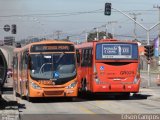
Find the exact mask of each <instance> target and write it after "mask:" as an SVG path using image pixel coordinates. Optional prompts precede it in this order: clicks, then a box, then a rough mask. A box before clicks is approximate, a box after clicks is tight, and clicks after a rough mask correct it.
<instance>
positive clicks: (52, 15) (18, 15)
mask: <svg viewBox="0 0 160 120" xmlns="http://www.w3.org/2000/svg"><path fill="white" fill-rule="evenodd" d="M103 11H104V10H103V9H97V10H92V11H80V12H68V13H64V12H62V13H60V12H59V13H44V14H42V13H37V14H14V15H1V16H0V17H1V18H8V17H65V16H74V15H81V14H94V13H102V12H103ZM153 11H157V10H130V11H123V12H153ZM112 12H115V13H116V12H117V11H114V10H113V11H112ZM117 13H118V12H117Z"/></svg>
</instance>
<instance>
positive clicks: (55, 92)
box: [44, 90, 64, 96]
mask: <svg viewBox="0 0 160 120" xmlns="http://www.w3.org/2000/svg"><path fill="white" fill-rule="evenodd" d="M63 92H64V91H62V90H61V91H44V94H45V95H50V96H51V95H62V94H63Z"/></svg>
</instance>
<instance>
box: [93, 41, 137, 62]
mask: <svg viewBox="0 0 160 120" xmlns="http://www.w3.org/2000/svg"><path fill="white" fill-rule="evenodd" d="M96 59H97V60H105V59H125V60H126V59H138V46H137V44H129V43H114V44H112V43H101V44H97V46H96Z"/></svg>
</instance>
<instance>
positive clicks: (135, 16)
mask: <svg viewBox="0 0 160 120" xmlns="http://www.w3.org/2000/svg"><path fill="white" fill-rule="evenodd" d="M129 14H130V15H133V19H134V20H135V21H137V16H138V15H141V13H129ZM136 25H137V24H136V22H134V30H133V34H134V39H135V40H136V39H137V34H136Z"/></svg>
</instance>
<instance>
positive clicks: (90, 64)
mask: <svg viewBox="0 0 160 120" xmlns="http://www.w3.org/2000/svg"><path fill="white" fill-rule="evenodd" d="M92 57H93V56H92V49H89V54H88V66H89V67H91V66H92Z"/></svg>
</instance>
